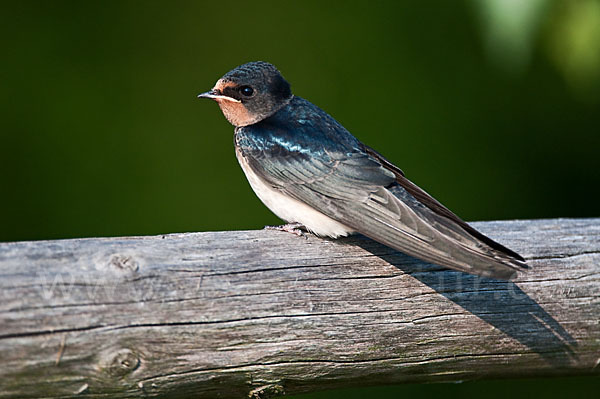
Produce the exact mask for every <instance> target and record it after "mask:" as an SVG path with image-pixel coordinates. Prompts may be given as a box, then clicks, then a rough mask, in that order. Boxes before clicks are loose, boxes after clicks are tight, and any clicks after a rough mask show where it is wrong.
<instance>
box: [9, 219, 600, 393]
mask: <svg viewBox="0 0 600 399" xmlns="http://www.w3.org/2000/svg"><path fill="white" fill-rule="evenodd" d="M473 225H474V226H475V227H476V228H477V229H479V230H481V231H482V232H484V233H486V234H488V235H489V236H490V237H492V238H493V239H495V240H498V241H500V242H501V243H503V244H505V245H507V246H508V247H510V248H512V249H514V250H516V251H517V252H519V253H520V254H522V255H523V256H524V257H525V258H526V259H527V261H528V263H529V265H530V266H531V270H530V271H529V272H527V273H524V274H520V275H519V277H518V278H517V279H516V280H515V281H513V282H503V281H496V280H490V279H485V278H480V277H475V276H471V275H467V274H464V273H460V272H455V271H450V270H446V269H443V268H441V267H438V266H435V265H430V264H425V263H423V262H420V261H418V260H416V259H414V258H411V257H408V256H406V255H403V254H401V253H398V252H396V251H394V250H391V249H389V248H387V247H384V246H382V245H379V244H377V243H375V242H373V241H371V240H369V239H366V238H364V237H360V236H359V237H350V238H347V239H340V240H336V241H333V240H324V239H319V238H317V237H314V236H310V235H309V236H307V238H303V237H297V236H294V235H292V234H288V233H282V232H277V231H265V230H259V231H232V232H205V233H189V234H169V235H163V236H155V237H125V238H91V239H75V240H59V241H37V242H16V243H3V244H0V299H1V301H0V398H9V397H10V398H75V397H90V398H101V397H102V398H106V397H110V398H141V397H194V398H199V397H200V398H215V397H222V398H230V397H231V398H242V397H254V398H266V397H273V396H278V395H282V394H292V393H300V392H309V391H315V390H322V389H327V388H334V387H342V386H343V387H348V386H358V385H372V384H390V383H400V382H433V381H461V380H470V379H479V378H501V377H520V376H553V375H572V374H578V375H584V374H596V375H597V374H599V373H600V219H578V220H572V219H557V220H533V221H505V222H479V223H473Z"/></svg>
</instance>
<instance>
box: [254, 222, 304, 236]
mask: <svg viewBox="0 0 600 399" xmlns="http://www.w3.org/2000/svg"><path fill="white" fill-rule="evenodd" d="M264 229H265V230H277V231H285V232H286V233H292V234H294V235H297V236H298V237H304V238H306V239H308V236H307V235H306V233H305V232H304V231H302V229H306V227H304V225H303V224H301V223H288V224H282V225H281V226H265V228H264Z"/></svg>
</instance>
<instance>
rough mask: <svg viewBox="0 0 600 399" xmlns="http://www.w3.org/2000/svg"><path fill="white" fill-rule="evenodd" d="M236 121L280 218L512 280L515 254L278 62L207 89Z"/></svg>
mask: <svg viewBox="0 0 600 399" xmlns="http://www.w3.org/2000/svg"><path fill="white" fill-rule="evenodd" d="M198 97H202V98H210V99H212V100H214V101H216V102H217V104H219V107H220V108H221V111H222V112H223V114H224V115H225V118H227V120H228V121H229V122H230V123H231V124H232V125H233V126H235V133H234V138H235V139H234V141H235V151H236V156H237V159H238V161H239V163H240V166H241V167H242V169H243V170H244V173H245V174H246V177H247V179H248V181H249V183H250V186H251V187H252V189H253V190H254V192H255V193H256V195H257V196H258V198H260V200H261V201H262V202H263V203H264V204H265V205H266V206H267V207H268V208H269V209H270V210H271V211H272V212H273V213H275V215H277V216H278V217H279V218H281V219H283V220H285V221H286V222H288V223H293V224H297V225H302V226H304V227H305V229H306V230H308V231H310V232H312V233H314V234H316V235H318V236H324V237H332V238H337V237H341V236H347V235H349V234H352V233H361V234H363V235H365V236H367V237H369V238H371V239H373V240H375V241H378V242H380V243H382V244H385V245H387V246H389V247H391V248H394V249H396V250H398V251H401V252H404V253H406V254H408V255H411V256H414V257H416V258H419V259H421V260H424V261H427V262H430V263H435V264H438V265H441V266H445V267H449V268H452V269H455V270H460V271H463V272H467V273H471V274H477V275H481V276H485V277H492V278H498V279H510V278H512V277H514V276H515V275H516V272H517V271H518V270H522V269H525V268H527V265H526V263H525V261H524V259H523V258H522V257H521V256H519V255H518V254H517V253H515V252H514V251H512V250H510V249H508V248H506V247H504V246H503V245H501V244H499V243H497V242H496V241H493V240H492V239H490V238H488V237H486V236H485V235H483V234H482V233H480V232H478V231H477V230H475V229H474V228H473V227H471V226H469V225H468V224H467V223H465V222H464V221H462V220H461V219H460V218H459V217H458V216H456V215H455V214H454V213H452V212H451V211H450V210H448V209H447V208H446V207H445V206H443V205H442V204H441V203H439V202H438V201H437V200H435V199H434V198H433V197H431V196H430V195H429V194H427V193H426V192H425V191H423V190H422V189H421V188H419V187H417V186H416V185H415V184H414V183H413V182H411V181H410V180H408V179H407V178H406V177H405V175H404V172H402V170H400V168H398V167H397V166H395V165H394V164H392V163H391V162H390V161H388V160H387V159H386V158H384V157H383V155H381V154H380V153H378V152H377V151H375V150H374V149H372V148H371V147H369V146H367V145H365V144H363V143H361V142H360V141H359V140H358V139H356V138H355V137H354V136H353V135H352V134H350V132H348V131H347V130H346V129H345V128H344V127H343V126H342V125H341V124H339V123H338V122H337V121H336V120H335V119H333V118H332V117H331V116H330V115H328V114H327V113H326V112H324V111H323V110H321V109H320V108H319V107H317V106H315V105H313V104H311V103H310V102H308V101H306V100H304V99H303V98H300V97H297V96H294V95H293V94H292V92H291V89H290V85H289V83H288V82H287V81H286V80H285V79H284V78H283V76H282V75H281V73H280V72H279V71H278V70H277V68H275V66H273V65H271V64H269V63H266V62H261V61H259V62H250V63H247V64H244V65H241V66H239V67H237V68H235V69H233V70H231V71H229V72H227V73H226V74H225V75H224V76H223V77H222V78H221V79H219V80H218V81H217V83H216V84H215V86H214V87H213V88H212V90H210V91H207V92H205V93H202V94H200V95H198Z"/></svg>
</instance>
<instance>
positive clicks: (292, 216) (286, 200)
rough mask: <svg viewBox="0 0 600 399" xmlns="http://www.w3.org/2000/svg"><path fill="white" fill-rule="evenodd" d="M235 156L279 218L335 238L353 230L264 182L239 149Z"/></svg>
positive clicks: (259, 194) (253, 185)
mask: <svg viewBox="0 0 600 399" xmlns="http://www.w3.org/2000/svg"><path fill="white" fill-rule="evenodd" d="M236 156H237V159H238V161H239V163H240V166H241V167H242V170H243V171H244V173H245V174H246V178H247V179H248V182H249V183H250V186H251V187H252V189H253V190H254V192H255V193H256V195H257V196H258V198H260V200H261V201H262V202H263V203H264V204H265V205H266V206H267V208H269V209H270V210H271V212H273V213H274V214H275V215H277V216H278V217H279V218H281V219H283V220H285V221H286V222H288V223H300V224H302V225H303V226H305V227H306V228H307V229H308V230H309V231H311V232H313V233H315V234H316V235H319V236H327V237H332V238H336V237H340V236H347V235H348V234H351V233H353V232H354V231H353V230H352V229H351V228H350V227H348V226H345V225H343V224H342V223H340V222H337V221H335V220H333V219H332V218H330V217H329V216H326V215H324V214H322V213H321V212H319V211H317V210H315V209H314V208H312V207H310V206H308V205H306V204H305V203H303V202H300V201H298V200H296V199H294V198H291V197H288V196H287V195H285V194H282V193H281V192H280V191H279V190H277V189H274V188H273V187H271V186H270V185H268V184H266V183H265V182H264V181H263V180H262V179H261V178H260V177H259V176H258V175H257V174H256V173H254V171H253V170H252V169H251V168H250V166H249V165H248V163H247V162H246V160H245V159H244V157H243V156H242V154H240V152H239V151H236Z"/></svg>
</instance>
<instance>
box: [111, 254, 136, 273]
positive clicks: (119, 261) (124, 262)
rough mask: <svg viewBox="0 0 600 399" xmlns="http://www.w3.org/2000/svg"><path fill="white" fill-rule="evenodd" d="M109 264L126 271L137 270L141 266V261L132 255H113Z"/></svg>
mask: <svg viewBox="0 0 600 399" xmlns="http://www.w3.org/2000/svg"><path fill="white" fill-rule="evenodd" d="M108 265H109V266H111V267H113V268H116V269H117V270H120V271H124V272H137V271H138V270H139V268H140V265H139V263H138V262H137V261H136V260H135V258H134V257H133V256H130V255H119V254H117V255H113V256H112V257H111V258H110V261H109V262H108Z"/></svg>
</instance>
